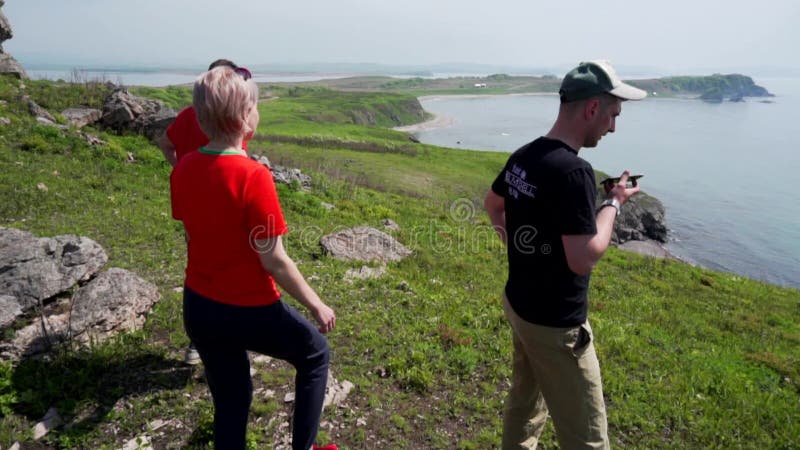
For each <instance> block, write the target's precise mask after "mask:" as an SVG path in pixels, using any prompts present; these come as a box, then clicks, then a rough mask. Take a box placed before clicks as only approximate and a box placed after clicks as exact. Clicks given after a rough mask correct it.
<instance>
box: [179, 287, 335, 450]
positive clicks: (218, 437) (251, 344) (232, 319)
mask: <svg viewBox="0 0 800 450" xmlns="http://www.w3.org/2000/svg"><path fill="white" fill-rule="evenodd" d="M183 325H184V327H185V328H186V333H187V334H188V335H189V338H191V340H192V342H194V344H195V347H197V351H198V352H199V353H200V358H201V359H202V360H203V364H204V366H205V370H206V378H207V380H208V387H209V388H210V389H211V396H212V397H213V399H214V445H215V448H218V449H222V450H237V449H244V448H245V434H246V432H247V415H248V413H249V410H250V403H251V401H252V399H253V383H252V380H251V379H250V360H249V359H248V357H247V350H251V351H255V352H258V353H262V354H264V355H269V356H272V357H274V358H278V359H282V360H285V361H287V362H288V363H290V364H291V365H293V366H294V368H295V370H297V373H296V375H295V405H294V417H293V418H292V448H293V449H295V450H308V449H310V448H311V445H312V444H313V443H314V440H315V439H316V436H317V430H318V428H319V418H320V414H321V413H322V401H323V400H324V398H325V385H326V383H327V380H328V360H329V357H330V356H329V350H328V342H327V340H326V339H325V337H324V336H323V335H322V334H321V333H320V332H319V331H318V330H317V329H316V328H315V327H314V326H312V325H311V323H309V321H308V320H306V319H305V318H303V317H302V316H301V315H300V314H299V313H298V312H297V310H295V309H294V308H292V307H291V306H289V305H287V304H285V303H284V302H282V301H279V302H277V303H275V304H272V305H269V306H254V307H248V306H234V305H227V304H224V303H220V302H217V301H214V300H211V299H208V298H205V297H203V296H201V295H200V294H198V293H196V292H194V291H192V290H191V289H190V288H189V287H185V288H184V291H183Z"/></svg>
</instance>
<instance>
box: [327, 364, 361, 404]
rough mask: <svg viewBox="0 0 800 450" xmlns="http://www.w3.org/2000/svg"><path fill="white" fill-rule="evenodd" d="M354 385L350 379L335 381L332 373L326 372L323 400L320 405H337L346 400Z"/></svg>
mask: <svg viewBox="0 0 800 450" xmlns="http://www.w3.org/2000/svg"><path fill="white" fill-rule="evenodd" d="M354 387H355V385H354V384H353V383H351V382H350V381H347V380H345V381H342V382H341V383H340V382H338V381H336V378H334V377H333V374H332V373H331V372H330V371H329V372H328V384H327V385H326V386H325V400H323V402H322V407H323V408H325V407H328V406H331V405H333V406H338V405H341V404H342V403H344V401H345V400H347V395H348V394H350V391H352V390H353V388H354Z"/></svg>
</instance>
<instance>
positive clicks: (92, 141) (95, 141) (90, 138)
mask: <svg viewBox="0 0 800 450" xmlns="http://www.w3.org/2000/svg"><path fill="white" fill-rule="evenodd" d="M78 135H79V136H80V137H82V138H83V140H85V141H86V143H87V144H89V145H91V146H93V147H94V146H97V145H105V144H106V141H104V140H102V139H100V138H99V137H97V136H95V135H93V134H89V133H84V132H83V131H78Z"/></svg>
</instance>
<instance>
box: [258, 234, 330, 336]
mask: <svg viewBox="0 0 800 450" xmlns="http://www.w3.org/2000/svg"><path fill="white" fill-rule="evenodd" d="M255 244H256V249H257V251H258V255H259V258H260V259H261V265H262V266H263V267H264V269H265V270H266V271H267V272H269V273H270V274H271V275H272V278H274V279H275V281H276V282H277V283H278V285H280V286H281V287H282V288H284V289H286V292H287V293H288V294H289V295H291V296H292V297H294V298H295V299H297V301H299V302H300V303H302V304H303V306H305V307H306V308H308V310H309V311H311V314H312V315H313V316H314V320H316V321H317V323H318V324H319V331H320V332H322V333H327V332H328V331H330V330H332V329H333V327H334V326H335V325H336V315H335V314H334V312H333V309H331V308H330V307H328V305H326V304H325V303H323V302H322V300H320V298H319V296H318V295H317V293H316V292H314V289H312V288H311V286H309V285H308V283H307V282H306V280H305V278H303V275H302V274H301V273H300V270H298V269H297V266H296V265H295V263H294V261H292V259H291V258H290V257H289V255H287V254H286V250H284V248H283V240H282V239H281V237H280V236H276V237H272V238H267V239H256V241H255Z"/></svg>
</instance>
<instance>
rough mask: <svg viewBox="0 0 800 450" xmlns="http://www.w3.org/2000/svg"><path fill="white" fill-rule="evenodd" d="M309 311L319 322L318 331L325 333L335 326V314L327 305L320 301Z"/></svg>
mask: <svg viewBox="0 0 800 450" xmlns="http://www.w3.org/2000/svg"><path fill="white" fill-rule="evenodd" d="M311 313H312V314H313V315H314V320H316V321H317V323H318V324H319V332H320V333H327V332H328V331H331V330H333V327H335V326H336V314H334V312H333V309H331V308H330V307H329V306H328V305H326V304H324V303H322V302H320V304H319V306H317V307H316V308H314V309H312V310H311Z"/></svg>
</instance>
